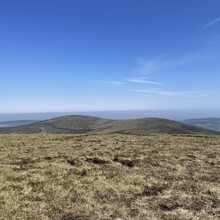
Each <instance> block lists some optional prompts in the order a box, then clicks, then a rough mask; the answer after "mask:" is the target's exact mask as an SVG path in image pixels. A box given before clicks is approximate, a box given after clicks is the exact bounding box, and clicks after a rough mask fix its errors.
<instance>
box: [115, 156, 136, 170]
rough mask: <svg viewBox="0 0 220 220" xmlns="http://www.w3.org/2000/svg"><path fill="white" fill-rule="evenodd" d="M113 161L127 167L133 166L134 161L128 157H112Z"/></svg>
mask: <svg viewBox="0 0 220 220" xmlns="http://www.w3.org/2000/svg"><path fill="white" fill-rule="evenodd" d="M113 162H118V163H120V164H121V165H123V166H126V167H129V168H133V167H134V166H135V162H134V161H132V160H129V159H122V158H118V157H115V158H114V159H113Z"/></svg>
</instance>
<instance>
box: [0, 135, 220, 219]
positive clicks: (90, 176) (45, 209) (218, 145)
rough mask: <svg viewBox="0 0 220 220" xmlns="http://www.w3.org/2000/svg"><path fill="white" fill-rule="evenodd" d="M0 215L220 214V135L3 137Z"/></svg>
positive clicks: (195, 216) (161, 216)
mask: <svg viewBox="0 0 220 220" xmlns="http://www.w3.org/2000/svg"><path fill="white" fill-rule="evenodd" d="M0 219H5V220H6V219H7V220H8V219H10V220H11V219H12V220H13V219H21V220H29V219H33V220H34V219H36V220H39V219H42V220H49V219H54V220H93V219H94V220H98V219H100V220H111V219H112V220H133V219H138V220H139V219H140V220H148V219H149V220H156V219H164V220H198V219H201V220H215V219H216V220H217V219H220V137H217V136H199V135H197V136H193V135H116V134H114V135H13V134H12V135H0Z"/></svg>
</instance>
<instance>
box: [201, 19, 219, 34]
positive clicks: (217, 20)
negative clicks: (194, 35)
mask: <svg viewBox="0 0 220 220" xmlns="http://www.w3.org/2000/svg"><path fill="white" fill-rule="evenodd" d="M217 22H220V17H219V18H216V19H215V20H213V21H211V22H209V23H208V24H206V25H204V26H203V27H202V28H201V31H203V30H205V29H207V28H209V27H210V26H212V25H214V24H215V23H217Z"/></svg>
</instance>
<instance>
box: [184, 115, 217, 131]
mask: <svg viewBox="0 0 220 220" xmlns="http://www.w3.org/2000/svg"><path fill="white" fill-rule="evenodd" d="M183 122H184V123H186V124H189V125H195V126H199V127H203V128H208V129H212V130H216V131H220V118H200V119H189V120H185V121H183Z"/></svg>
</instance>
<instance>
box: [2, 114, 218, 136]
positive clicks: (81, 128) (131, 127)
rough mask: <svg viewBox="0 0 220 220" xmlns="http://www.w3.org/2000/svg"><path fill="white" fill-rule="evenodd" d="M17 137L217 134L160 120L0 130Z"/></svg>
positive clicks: (69, 121) (50, 123) (82, 120)
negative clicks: (37, 135)
mask: <svg viewBox="0 0 220 220" xmlns="http://www.w3.org/2000/svg"><path fill="white" fill-rule="evenodd" d="M0 133H18V134H22V133H24V134H37V133H51V134H84V133H86V134H112V133H118V134H155V133H162V134H163V133H164V134H220V132H217V131H212V130H209V129H205V128H200V127H196V126H192V125H187V124H184V123H181V122H176V121H172V120H167V119H160V118H141V119H129V120H109V119H103V118H97V117H91V116H81V115H74V116H64V117H59V118H54V119H51V120H46V121H40V122H36V123H33V124H28V125H23V126H18V127H11V128H1V129H0Z"/></svg>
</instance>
